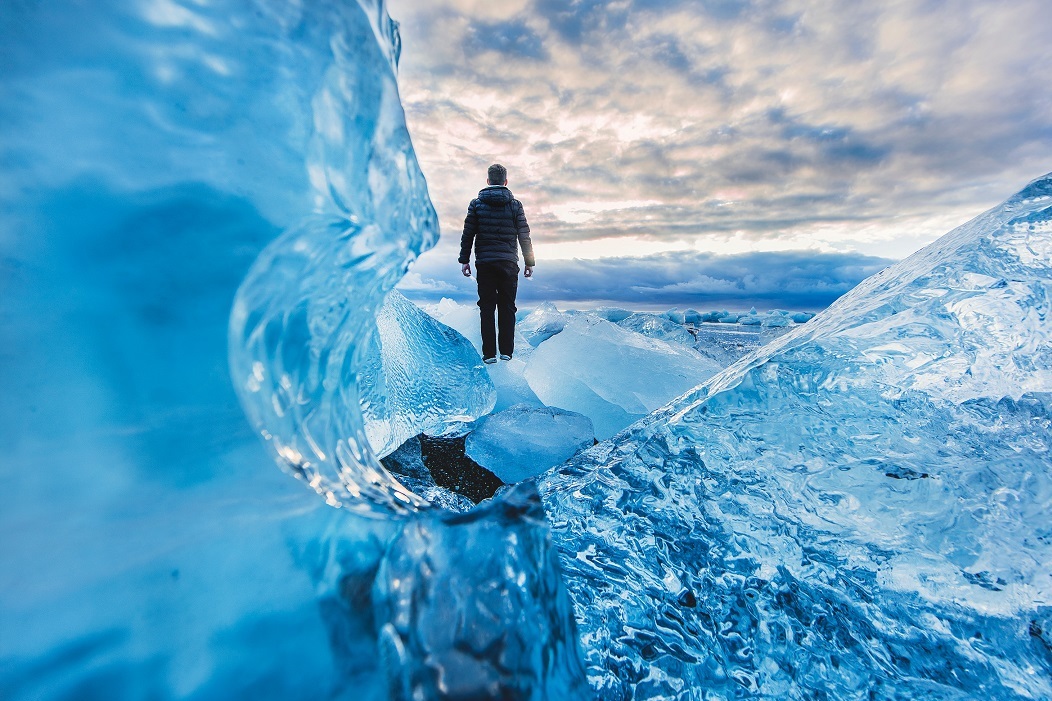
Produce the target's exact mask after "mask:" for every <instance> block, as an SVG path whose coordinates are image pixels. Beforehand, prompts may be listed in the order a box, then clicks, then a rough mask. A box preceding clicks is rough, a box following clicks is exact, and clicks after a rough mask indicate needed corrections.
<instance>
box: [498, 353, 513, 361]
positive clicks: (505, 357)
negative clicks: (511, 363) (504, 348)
mask: <svg viewBox="0 0 1052 701" xmlns="http://www.w3.org/2000/svg"><path fill="white" fill-rule="evenodd" d="M500 359H501V360H511V356H510V355H504V354H503V353H501V354H500Z"/></svg>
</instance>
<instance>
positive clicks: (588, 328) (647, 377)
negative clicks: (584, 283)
mask: <svg viewBox="0 0 1052 701" xmlns="http://www.w3.org/2000/svg"><path fill="white" fill-rule="evenodd" d="M721 367H722V366H721V365H719V364H717V363H715V362H713V361H711V360H710V359H708V358H706V357H704V356H702V355H701V354H699V353H695V352H694V351H693V350H691V349H690V348H685V347H683V346H682V345H680V344H674V343H667V342H665V341H662V340H659V339H656V338H649V337H647V336H644V335H642V334H639V333H635V332H632V331H629V330H627V329H623V328H621V327H620V326H618V325H617V324H613V323H611V322H609V321H606V320H605V319H600V318H598V317H596V316H593V315H588V314H581V315H576V316H573V317H571V318H570V320H569V321H568V322H566V324H565V326H564V327H563V330H562V331H560V332H559V333H558V334H557V335H555V336H552V337H551V338H549V339H547V340H546V341H544V342H543V343H541V344H540V345H539V346H537V348H535V349H534V350H533V353H532V354H531V355H530V357H529V360H528V361H527V364H526V372H525V377H526V380H527V381H528V382H529V384H530V387H531V388H532V389H533V391H534V392H535V393H536V394H537V396H538V397H539V398H540V399H541V401H543V402H544V403H545V404H546V405H548V406H557V407H560V408H562V409H568V410H570V411H575V412H577V413H580V414H584V415H585V416H587V417H588V418H590V419H591V420H592V423H593V424H594V426H595V435H596V437H597V438H599V439H600V440H603V439H606V438H609V437H610V436H612V435H614V434H615V433H617V432H618V431H620V430H621V429H623V428H625V427H626V426H628V425H629V424H631V423H632V422H633V421H635V420H637V419H640V418H642V417H643V416H645V415H647V414H649V413H650V412H651V411H654V410H655V409H658V408H659V407H661V406H663V405H664V404H666V403H667V402H669V401H670V400H672V399H673V398H674V397H677V396H679V395H680V394H682V393H684V392H686V391H687V390H689V389H691V388H693V387H695V386H696V385H698V384H700V383H701V382H702V381H704V380H706V379H708V378H709V377H710V376H712V375H713V374H715V373H716V372H717V371H718V370H719V369H721ZM641 368H646V372H640V369H641Z"/></svg>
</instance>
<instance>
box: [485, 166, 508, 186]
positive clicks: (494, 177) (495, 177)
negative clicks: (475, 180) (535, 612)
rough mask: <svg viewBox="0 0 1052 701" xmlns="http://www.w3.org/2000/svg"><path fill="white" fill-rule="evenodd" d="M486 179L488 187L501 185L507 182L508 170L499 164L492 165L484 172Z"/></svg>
mask: <svg viewBox="0 0 1052 701" xmlns="http://www.w3.org/2000/svg"><path fill="white" fill-rule="evenodd" d="M486 177H487V178H488V179H489V184H490V185H503V184H504V183H506V182H508V169H507V168H505V167H504V166H502V165H501V164H500V163H494V164H493V165H491V166H490V167H489V170H488V171H486Z"/></svg>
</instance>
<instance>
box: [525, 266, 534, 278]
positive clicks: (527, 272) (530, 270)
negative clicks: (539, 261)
mask: <svg viewBox="0 0 1052 701" xmlns="http://www.w3.org/2000/svg"><path fill="white" fill-rule="evenodd" d="M523 275H524V276H525V277H533V266H532V265H527V266H526V270H525V272H523Z"/></svg>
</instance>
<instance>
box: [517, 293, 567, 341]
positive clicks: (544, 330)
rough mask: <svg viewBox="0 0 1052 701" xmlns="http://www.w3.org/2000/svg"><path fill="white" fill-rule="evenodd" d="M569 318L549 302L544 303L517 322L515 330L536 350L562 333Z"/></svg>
mask: <svg viewBox="0 0 1052 701" xmlns="http://www.w3.org/2000/svg"><path fill="white" fill-rule="evenodd" d="M570 318H571V317H570V315H569V314H564V313H563V312H560V311H559V310H558V308H556V306H555V305H554V304H552V303H551V302H545V303H543V304H541V305H540V306H539V307H537V308H536V309H534V310H533V311H532V312H530V313H529V314H528V315H527V316H526V318H525V319H523V320H522V321H521V322H519V323H518V325H517V329H518V332H519V333H521V334H522V335H523V336H524V337H525V338H526V340H527V341H529V342H530V345H531V346H533V347H534V348H536V347H537V346H539V345H541V343H543V342H544V341H547V340H548V339H549V338H551V337H552V336H554V335H555V334H557V333H559V332H560V331H562V330H563V327H564V326H566V322H567V321H569V320H570Z"/></svg>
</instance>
